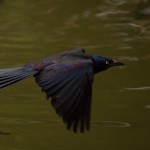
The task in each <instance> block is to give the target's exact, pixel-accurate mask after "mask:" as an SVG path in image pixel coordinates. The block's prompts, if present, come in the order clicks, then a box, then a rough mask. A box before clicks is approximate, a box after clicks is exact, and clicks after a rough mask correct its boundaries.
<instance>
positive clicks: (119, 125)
mask: <svg viewBox="0 0 150 150" xmlns="http://www.w3.org/2000/svg"><path fill="white" fill-rule="evenodd" d="M92 124H93V125H102V126H104V127H110V128H112V127H114V128H125V127H129V126H130V123H128V122H120V121H101V122H99V121H92Z"/></svg>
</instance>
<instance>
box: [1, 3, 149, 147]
mask: <svg viewBox="0 0 150 150" xmlns="http://www.w3.org/2000/svg"><path fill="white" fill-rule="evenodd" d="M147 8H149V9H150V4H149V1H142V0H141V1H140V0H131V1H129V0H127V1H125V0H101V1H100V0H95V1H92V0H91V1H90V0H87V1H77V0H20V1H17V0H1V1H0V68H9V67H16V66H21V65H24V64H27V63H30V62H32V61H35V60H38V59H41V58H44V57H48V56H50V55H53V54H55V53H58V52H62V51H64V50H68V49H71V48H76V47H84V48H85V49H86V52H88V53H93V54H99V55H105V56H109V57H112V58H114V59H117V60H120V61H122V62H124V63H125V64H126V66H125V67H123V68H117V67H116V68H112V69H110V70H108V71H106V72H102V73H100V74H98V75H96V76H95V79H94V80H95V82H94V85H93V102H92V120H91V130H90V132H87V133H85V134H80V133H77V134H74V133H72V132H70V131H67V130H66V128H65V127H64V125H63V123H62V121H61V119H60V118H59V117H58V116H57V115H56V114H55V111H54V109H53V108H52V107H51V105H50V101H46V100H45V99H46V98H45V95H44V93H42V92H41V90H40V88H39V87H38V86H37V85H36V84H35V83H34V82H33V81H34V79H33V78H29V79H26V80H24V81H22V82H20V83H18V84H16V85H13V86H10V87H8V88H5V89H2V90H0V150H60V149H61V150H83V149H86V150H141V149H142V150H149V149H150V134H149V132H150V14H149V12H148V11H145V10H147ZM143 12H147V13H146V14H145V13H143Z"/></svg>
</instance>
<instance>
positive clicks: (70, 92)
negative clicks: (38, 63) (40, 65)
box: [35, 60, 93, 132]
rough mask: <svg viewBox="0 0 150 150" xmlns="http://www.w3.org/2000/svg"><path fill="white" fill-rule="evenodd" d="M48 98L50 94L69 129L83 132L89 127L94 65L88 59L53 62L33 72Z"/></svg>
mask: <svg viewBox="0 0 150 150" xmlns="http://www.w3.org/2000/svg"><path fill="white" fill-rule="evenodd" d="M35 78H36V83H37V84H38V85H39V86H40V87H42V91H44V92H45V93H46V95H47V98H49V97H51V98H52V105H53V107H54V108H55V109H56V112H57V114H59V115H60V116H61V117H62V119H63V121H64V123H65V124H66V126H67V128H68V129H71V128H72V129H73V131H74V132H77V130H78V128H79V129H80V131H81V132H84V130H85V128H86V129H87V130H89V127H90V109H91V97H92V81H93V68H92V62H91V61H90V60H88V61H87V60H86V61H81V62H80V63H69V64H53V65H51V66H48V67H47V68H45V70H43V71H42V72H41V73H39V74H37V75H36V76H35Z"/></svg>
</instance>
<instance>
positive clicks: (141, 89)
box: [123, 86, 150, 91]
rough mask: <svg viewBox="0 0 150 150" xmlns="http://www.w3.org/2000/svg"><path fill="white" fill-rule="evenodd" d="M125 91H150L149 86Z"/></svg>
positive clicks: (129, 88) (126, 88)
mask: <svg viewBox="0 0 150 150" xmlns="http://www.w3.org/2000/svg"><path fill="white" fill-rule="evenodd" d="M124 90H129V91H145V90H150V87H149V86H142V87H125V88H123V91H124Z"/></svg>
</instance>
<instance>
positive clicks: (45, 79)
mask: <svg viewBox="0 0 150 150" xmlns="http://www.w3.org/2000/svg"><path fill="white" fill-rule="evenodd" d="M120 65H124V64H123V63H121V62H118V61H115V60H112V59H110V58H107V57H103V56H97V55H90V54H86V53H85V50H84V49H83V48H76V49H73V50H70V51H66V52H63V53H60V54H56V55H54V56H50V57H48V58H45V59H42V60H40V61H37V62H33V63H31V64H28V65H24V66H22V67H17V68H9V69H0V88H4V87H7V86H9V85H11V84H14V83H16V82H18V81H20V80H23V79H25V78H27V77H29V76H33V77H34V78H35V82H36V83H37V84H38V85H39V86H40V87H41V89H42V91H43V92H45V93H46V96H47V99H49V98H51V104H52V106H53V107H54V108H55V110H56V113H57V114H58V115H59V116H60V117H61V118H62V120H63V122H64V123H65V124H66V127H67V129H72V130H73V131H74V132H77V131H78V130H79V131H80V132H84V131H85V130H89V129H90V113H91V100H92V83H93V78H94V75H95V74H96V73H98V72H101V71H104V70H106V69H108V68H110V67H113V66H120Z"/></svg>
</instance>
